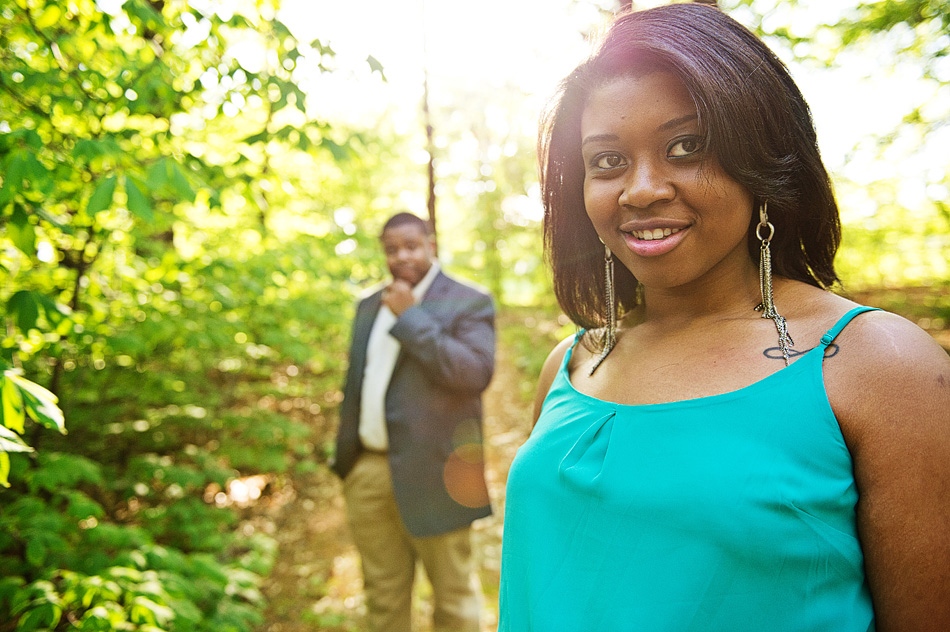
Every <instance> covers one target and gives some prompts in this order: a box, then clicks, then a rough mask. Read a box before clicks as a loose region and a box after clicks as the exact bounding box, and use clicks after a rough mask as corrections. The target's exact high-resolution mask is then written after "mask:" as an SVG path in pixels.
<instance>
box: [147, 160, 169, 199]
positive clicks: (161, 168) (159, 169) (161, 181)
mask: <svg viewBox="0 0 950 632" xmlns="http://www.w3.org/2000/svg"><path fill="white" fill-rule="evenodd" d="M168 164H169V163H168V161H167V160H165V159H162V160H159V161H158V162H156V163H155V164H154V165H152V166H151V167H149V168H148V174H147V175H146V183H147V185H148V188H149V189H151V190H152V191H158V190H160V189H161V188H162V187H164V186H166V185H170V184H171V175H170V173H169V169H168Z"/></svg>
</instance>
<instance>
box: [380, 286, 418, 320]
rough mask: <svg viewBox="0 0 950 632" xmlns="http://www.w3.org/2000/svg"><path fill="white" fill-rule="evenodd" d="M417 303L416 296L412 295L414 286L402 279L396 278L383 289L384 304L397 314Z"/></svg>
mask: <svg viewBox="0 0 950 632" xmlns="http://www.w3.org/2000/svg"><path fill="white" fill-rule="evenodd" d="M415 304H416V298H415V297H414V296H413V295H412V286H411V285H409V283H407V282H406V281H403V280H402V279H395V280H394V281H393V282H392V285H390V286H389V287H387V288H386V289H385V290H383V305H385V306H386V307H388V308H389V309H390V310H391V311H392V313H393V314H395V315H396V316H399V315H401V314H402V313H403V312H404V311H406V310H407V309H409V308H410V307H412V306H413V305H415Z"/></svg>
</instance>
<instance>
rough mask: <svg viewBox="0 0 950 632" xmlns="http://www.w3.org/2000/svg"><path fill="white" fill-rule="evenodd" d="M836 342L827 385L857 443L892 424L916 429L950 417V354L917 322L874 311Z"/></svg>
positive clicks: (841, 419) (857, 319) (901, 429)
mask: <svg viewBox="0 0 950 632" xmlns="http://www.w3.org/2000/svg"><path fill="white" fill-rule="evenodd" d="M835 344H836V345H837V353H836V354H835V356H834V358H833V359H829V360H826V361H825V363H824V377H825V387H826V391H827V393H828V397H829V400H830V401H831V403H832V407H833V408H834V410H835V414H836V416H837V417H838V420H839V423H840V424H841V426H842V430H844V431H846V434H847V433H850V435H851V438H852V439H853V440H854V441H855V442H856V441H859V440H860V439H861V438H862V437H864V436H870V435H875V434H877V433H878V432H880V431H883V430H885V429H887V428H888V427H889V428H890V429H891V430H896V431H897V432H899V433H901V432H915V430H914V428H915V426H917V425H918V424H920V423H925V424H931V423H933V422H934V421H937V420H938V419H942V420H943V421H942V422H941V423H943V424H946V423H947V422H948V421H950V420H948V419H947V417H948V411H950V356H948V353H947V351H946V350H945V349H943V348H942V347H941V346H940V345H939V344H937V341H936V340H934V339H933V337H931V336H930V335H929V334H928V333H927V332H926V331H924V330H923V329H921V328H920V327H918V326H917V325H916V324H915V323H913V322H911V321H909V320H907V319H906V318H904V317H902V316H899V315H897V314H893V313H891V312H887V311H883V310H875V311H869V312H866V313H863V314H860V315H858V316H856V317H854V318H853V319H852V320H851V321H850V322H848V323H847V325H846V326H845V327H844V328H843V329H842V330H841V332H840V333H839V334H838V336H837V338H835ZM944 431H945V432H946V431H947V430H946V429H945V430H944Z"/></svg>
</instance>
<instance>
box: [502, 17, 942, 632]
mask: <svg viewBox="0 0 950 632" xmlns="http://www.w3.org/2000/svg"><path fill="white" fill-rule="evenodd" d="M540 150H541V151H540V153H541V165H542V191H543V199H544V203H545V209H546V212H545V246H546V249H547V253H548V256H549V260H550V262H551V264H552V268H553V275H554V286H555V291H556V294H557V298H558V300H559V302H560V304H561V306H562V308H563V309H564V311H565V312H566V313H567V314H568V315H569V316H570V317H571V318H572V319H573V320H574V321H575V322H576V323H577V324H578V325H580V326H581V327H583V328H584V329H583V330H582V331H581V332H580V333H579V334H578V335H577V336H576V337H571V338H570V339H568V340H565V341H564V342H562V343H561V344H560V345H558V347H557V348H555V349H554V351H553V352H552V353H551V355H550V357H549V358H548V360H547V362H546V364H545V366H544V369H543V370H542V374H541V379H540V384H539V388H538V398H537V405H536V413H537V417H536V419H537V423H536V426H535V428H534V430H533V431H532V435H531V437H530V438H529V439H528V441H527V442H526V443H525V445H524V446H523V447H522V448H521V449H520V450H519V452H518V455H517V457H516V458H515V460H514V463H513V464H512V467H511V470H510V473H509V479H508V492H507V501H506V512H505V534H504V546H503V553H502V580H501V593H500V625H499V630H502V631H512V632H524V631H529V630H535V631H538V632H549V631H561V630H571V631H574V630H578V631H584V632H591V631H598V630H603V631H610V632H616V631H621V630H648V631H655V630H664V631H667V630H668V631H682V630H730V631H734V630H769V631H777V630H796V631H799V630H816V631H834V632H846V631H852V630H860V631H862V632H863V631H865V630H870V629H875V626H876V629H877V630H880V631H886V630H915V631H920V630H950V506H948V505H950V417H948V415H950V412H948V411H950V360H948V357H947V354H946V353H944V351H943V350H942V349H941V348H940V347H939V346H938V345H937V344H936V343H935V342H934V341H933V340H932V339H931V338H930V337H929V336H927V334H926V333H925V332H923V331H921V330H920V329H919V328H917V327H916V326H915V325H913V324H911V323H909V322H908V321H906V320H904V319H902V318H900V317H898V316H895V315H893V314H889V313H886V312H882V311H876V310H870V309H869V308H863V307H861V306H858V305H856V304H855V303H852V302H851V301H849V300H847V299H845V298H842V297H840V296H838V295H836V294H833V293H831V292H829V291H828V290H827V288H828V287H830V286H832V285H833V284H835V283H836V282H837V280H838V278H837V275H836V274H835V270H834V266H833V259H834V255H835V251H836V250H837V247H838V244H839V241H840V224H839V220H838V209H837V206H836V203H835V200H834V197H833V194H832V191H831V185H830V182H829V178H828V175H827V172H826V171H825V168H824V166H823V164H822V162H821V158H820V156H819V153H818V148H817V144H816V139H815V132H814V128H813V125H812V121H811V116H810V112H809V109H808V106H807V105H806V103H805V101H804V99H803V98H802V95H801V93H800V92H799V90H798V88H797V87H796V86H795V84H794V82H793V81H792V79H791V78H790V77H789V75H788V72H787V70H786V68H785V67H784V65H783V64H782V63H781V62H780V61H779V60H778V58H777V57H776V56H775V55H774V54H773V53H772V52H771V51H769V49H768V48H767V47H766V46H765V45H764V44H762V42H761V41H759V40H758V39H757V38H756V37H755V36H754V35H752V34H751V33H750V32H749V31H747V30H746V29H745V28H744V27H742V26H741V25H739V24H738V23H736V22H735V21H734V20H732V19H730V18H728V17H727V16H725V15H724V14H722V13H721V12H720V11H718V10H717V9H716V8H714V7H710V6H705V5H700V4H677V5H672V6H666V7H661V8H657V9H651V10H647V11H642V12H636V13H631V14H628V15H625V16H622V17H620V18H619V19H618V20H617V21H616V22H615V23H614V24H613V26H612V27H611V29H610V30H609V32H608V33H607V35H606V37H605V39H604V41H603V43H602V44H601V46H600V47H599V49H598V50H597V52H596V53H595V54H594V55H593V56H592V57H591V58H590V59H589V60H588V61H586V62H585V63H583V64H581V66H579V67H578V68H577V69H576V70H575V71H574V72H573V73H572V74H571V75H570V76H569V77H568V78H567V79H565V81H564V82H563V83H562V86H561V91H560V93H559V95H558V98H557V99H556V102H555V103H554V105H553V107H552V108H551V110H550V111H549V112H548V113H547V115H546V117H545V120H544V122H543V125H542V134H541V141H540ZM615 314H618V318H617V322H615V317H614V315H615Z"/></svg>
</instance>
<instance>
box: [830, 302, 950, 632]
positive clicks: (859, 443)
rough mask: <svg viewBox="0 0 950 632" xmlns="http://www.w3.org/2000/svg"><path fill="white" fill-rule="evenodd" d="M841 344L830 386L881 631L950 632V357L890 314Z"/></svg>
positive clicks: (860, 322)
mask: <svg viewBox="0 0 950 632" xmlns="http://www.w3.org/2000/svg"><path fill="white" fill-rule="evenodd" d="M836 343H837V344H838V348H839V353H838V354H837V355H836V356H835V357H833V358H830V359H828V360H826V361H825V363H824V369H825V386H826V390H827V392H828V398H829V401H830V402H831V404H832V408H833V409H834V411H835V414H836V416H837V418H838V421H839V424H840V426H841V430H842V433H843V434H844V436H845V440H846V441H847V443H848V447H849V449H850V451H851V454H852V458H853V461H854V476H855V482H856V483H857V487H858V491H859V494H860V497H859V498H860V500H859V503H858V508H857V509H858V528H859V533H860V536H861V545H862V549H863V551H864V555H865V567H866V569H867V574H868V582H869V585H870V587H871V593H872V597H873V599H874V607H875V614H876V617H877V620H878V629H879V630H947V629H950V602H948V601H947V599H946V595H947V594H948V593H950V573H948V572H947V567H946V561H947V560H948V559H950V357H948V355H947V353H946V352H945V351H944V350H943V349H942V348H941V347H940V346H939V345H938V344H937V343H936V341H934V340H933V339H932V338H931V337H930V336H929V335H928V334H927V333H926V332H925V331H923V330H922V329H920V328H919V327H917V326H916V325H914V324H913V323H911V322H910V321H908V320H906V319H904V318H901V317H900V316H896V315H894V314H890V313H887V312H868V313H866V314H861V315H860V316H858V317H856V318H855V319H854V320H853V321H852V322H851V323H850V324H849V325H848V326H847V327H846V328H845V329H844V331H842V332H841V334H840V335H839V337H838V338H837V339H836Z"/></svg>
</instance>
